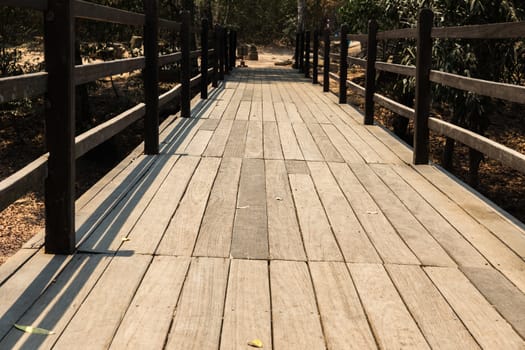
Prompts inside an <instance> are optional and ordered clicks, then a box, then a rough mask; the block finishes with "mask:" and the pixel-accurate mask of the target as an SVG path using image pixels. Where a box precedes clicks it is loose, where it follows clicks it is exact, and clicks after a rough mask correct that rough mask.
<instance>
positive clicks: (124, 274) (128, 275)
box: [54, 254, 152, 349]
mask: <svg viewBox="0 0 525 350" xmlns="http://www.w3.org/2000/svg"><path fill="white" fill-rule="evenodd" d="M151 259H152V257H151V256H146V255H140V254H135V255H132V256H116V257H114V258H113V260H112V261H111V263H110V264H109V266H108V268H107V269H106V270H105V272H104V274H103V275H102V277H100V279H99V280H98V282H97V284H96V285H95V287H94V288H93V289H92V290H91V292H90V293H89V295H88V297H87V298H86V299H85V300H84V302H83V303H82V305H81V306H80V308H79V310H78V311H77V313H76V314H75V316H74V317H73V319H72V320H71V322H69V324H68V325H67V327H66V329H65V330H64V332H63V333H62V334H61V335H60V337H59V338H58V340H57V342H56V344H55V345H54V348H56V349H72V348H75V349H93V348H99V349H100V348H107V347H109V344H110V343H111V340H112V338H113V335H114V334H115V332H116V330H117V328H118V326H119V323H120V321H121V320H122V317H123V316H124V314H125V312H126V310H127V308H128V306H129V303H130V302H131V299H132V298H133V295H134V294H135V291H136V289H137V288H138V286H139V284H140V281H141V280H142V277H143V276H144V273H145V272H146V269H147V268H148V265H149V263H150V262H151Z"/></svg>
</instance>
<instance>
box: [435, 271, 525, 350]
mask: <svg viewBox="0 0 525 350" xmlns="http://www.w3.org/2000/svg"><path fill="white" fill-rule="evenodd" d="M425 272H426V273H427V274H428V276H429V277H430V279H431V280H432V281H433V282H434V284H435V285H436V286H437V288H438V289H439V291H440V292H441V294H443V296H444V297H445V299H447V301H448V303H449V304H450V305H451V306H452V308H453V309H454V311H455V312H456V314H457V315H458V316H459V318H460V319H461V320H462V321H463V323H464V324H465V326H466V327H467V329H468V330H469V331H470V333H471V334H472V335H473V336H474V338H475V339H476V341H477V342H478V343H479V344H480V345H481V347H483V348H493V349H523V348H524V347H525V342H524V341H523V339H522V338H520V336H519V335H518V334H517V333H516V332H515V331H514V330H513V329H512V327H511V326H510V325H509V324H508V323H507V321H505V319H503V318H502V317H501V316H500V315H499V314H498V312H497V311H496V309H495V308H494V307H493V306H492V305H490V303H489V302H488V301H487V300H486V299H485V298H484V297H483V295H482V294H480V292H478V290H477V289H476V288H475V287H474V286H473V285H472V284H471V283H470V282H469V281H468V279H467V278H466V277H465V275H463V274H462V273H461V271H459V270H457V269H453V268H438V267H426V268H425Z"/></svg>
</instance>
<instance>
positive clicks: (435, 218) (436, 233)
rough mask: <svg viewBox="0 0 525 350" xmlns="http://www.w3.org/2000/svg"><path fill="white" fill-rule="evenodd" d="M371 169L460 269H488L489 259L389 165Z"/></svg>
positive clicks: (377, 165)
mask: <svg viewBox="0 0 525 350" xmlns="http://www.w3.org/2000/svg"><path fill="white" fill-rule="evenodd" d="M371 168H372V169H373V170H374V171H375V172H376V174H378V176H379V177H380V178H381V179H382V180H383V181H384V182H385V184H386V185H387V186H388V187H389V188H390V189H391V190H392V191H393V192H394V193H395V194H396V196H397V197H398V198H399V199H400V200H401V201H402V202H403V204H404V205H405V206H406V207H407V208H408V209H409V210H410V211H411V213H412V214H413V215H414V216H415V217H416V218H417V219H418V220H419V222H421V224H422V225H423V226H424V227H425V228H426V229H427V230H428V232H430V234H431V235H432V236H433V237H434V238H435V239H436V240H437V241H438V242H439V243H440V244H441V246H442V247H443V248H444V249H445V250H446V251H447V253H448V254H449V255H450V256H451V257H452V258H453V259H454V260H455V262H456V263H457V264H458V265H460V266H485V265H488V262H487V260H485V258H484V257H483V256H482V255H481V254H480V253H479V252H478V251H477V250H476V249H475V248H474V247H473V246H472V245H471V244H470V243H469V242H468V241H467V240H466V239H465V238H464V237H463V236H462V235H461V234H460V233H459V232H458V231H457V230H456V229H455V228H454V227H453V226H452V225H451V224H450V223H449V222H448V221H447V220H446V219H445V218H443V217H442V216H441V215H440V214H439V213H438V212H437V211H436V210H435V209H434V208H433V207H432V206H431V205H430V204H429V203H428V202H427V201H426V200H425V199H424V198H423V197H422V196H421V195H419V193H417V192H416V191H415V190H414V189H413V188H412V187H411V186H410V185H409V184H408V183H406V182H405V181H404V180H403V179H402V178H401V177H400V176H399V175H398V174H397V173H396V172H395V171H394V170H393V169H392V168H391V166H388V165H380V164H374V165H372V166H371Z"/></svg>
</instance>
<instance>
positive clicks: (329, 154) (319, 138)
mask: <svg viewBox="0 0 525 350" xmlns="http://www.w3.org/2000/svg"><path fill="white" fill-rule="evenodd" d="M306 126H307V127H308V129H309V130H310V133H311V134H312V137H313V138H314V141H315V143H316V145H317V147H319V151H320V152H321V154H322V155H323V158H324V160H325V161H327V162H343V161H344V159H343V157H342V156H341V154H339V152H338V151H337V149H336V148H335V147H334V145H333V144H332V142H331V141H330V139H329V138H328V136H327V135H326V133H325V132H324V130H323V128H321V125H319V124H306Z"/></svg>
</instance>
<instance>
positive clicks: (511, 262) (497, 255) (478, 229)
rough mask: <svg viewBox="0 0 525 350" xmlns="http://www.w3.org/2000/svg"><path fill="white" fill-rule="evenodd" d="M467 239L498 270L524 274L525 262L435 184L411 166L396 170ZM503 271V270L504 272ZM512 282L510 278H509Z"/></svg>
mask: <svg viewBox="0 0 525 350" xmlns="http://www.w3.org/2000/svg"><path fill="white" fill-rule="evenodd" d="M394 170H395V171H396V172H397V173H398V174H400V175H401V176H402V177H403V178H404V179H405V180H406V181H407V182H408V183H409V184H410V185H411V186H412V187H414V189H415V190H416V191H417V192H419V193H420V194H424V196H425V199H426V200H427V201H428V202H429V203H430V204H431V205H432V206H433V207H434V208H435V209H436V210H437V211H438V212H439V213H441V215H443V216H444V217H445V218H447V220H448V221H449V222H450V223H451V224H452V225H453V226H454V227H455V228H456V229H457V230H458V231H459V232H460V233H461V234H462V235H463V237H465V238H466V239H467V240H468V241H469V242H470V243H471V244H472V245H473V246H474V247H475V248H477V249H478V251H479V252H480V253H481V254H482V255H483V256H484V257H485V258H486V259H487V260H488V261H490V262H491V263H492V264H493V265H494V267H496V268H498V269H507V270H509V271H510V272H512V271H514V272H517V271H522V272H523V271H525V262H524V261H523V260H522V259H521V258H520V257H519V256H517V255H516V254H515V253H514V252H513V251H511V250H510V249H509V248H508V247H507V246H506V245H505V244H504V243H502V242H501V241H500V240H499V239H498V238H497V237H495V236H494V235H493V234H492V233H491V232H490V231H488V230H487V229H486V228H485V227H483V226H481V225H480V224H479V223H477V222H476V221H475V220H474V219H473V218H472V217H470V216H469V215H468V214H467V213H465V211H463V209H461V207H459V206H458V205H457V204H456V203H454V202H452V201H451V200H450V199H449V198H448V197H447V196H445V195H444V194H443V193H442V192H440V191H439V190H438V189H437V188H435V187H434V186H433V185H431V184H429V183H428V182H427V181H426V180H425V179H424V178H423V177H422V176H421V175H419V174H418V173H417V172H416V171H415V170H413V169H410V168H408V167H396V168H395V169H394ZM502 272H503V271H502ZM508 277H509V278H510V279H512V276H511V275H508Z"/></svg>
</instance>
